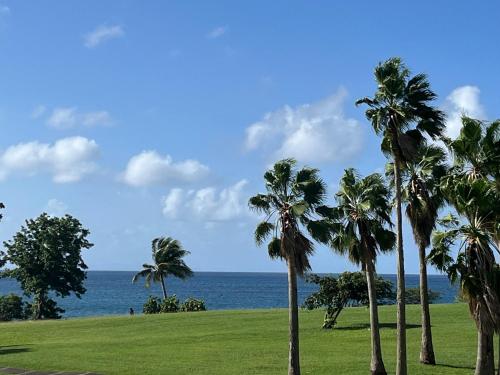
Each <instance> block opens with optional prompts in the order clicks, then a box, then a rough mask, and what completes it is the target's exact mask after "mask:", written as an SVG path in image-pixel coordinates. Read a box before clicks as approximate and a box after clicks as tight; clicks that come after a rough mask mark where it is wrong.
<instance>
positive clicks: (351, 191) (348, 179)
mask: <svg viewBox="0 0 500 375" xmlns="http://www.w3.org/2000/svg"><path fill="white" fill-rule="evenodd" d="M336 200H337V203H338V206H337V207H334V208H333V209H322V208H320V209H319V211H320V212H321V213H323V214H325V216H326V217H328V218H329V219H331V220H332V221H333V223H334V224H333V227H334V231H333V236H332V240H331V246H332V248H333V249H334V250H335V251H337V252H339V253H340V254H342V255H347V256H348V257H349V259H350V260H351V261H352V262H353V263H355V264H357V265H360V266H361V269H362V271H364V272H365V274H366V281H367V285H368V300H369V305H370V332H371V348H372V353H371V364H370V371H371V373H372V374H387V372H386V370H385V367H384V362H383V360H382V348H381V345H380V333H379V320H378V308H377V294H376V286H375V261H376V258H377V252H378V251H382V252H387V251H391V250H393V249H394V244H395V242H396V235H395V234H394V232H392V231H391V230H389V229H388V227H390V226H392V223H391V218H390V215H391V204H390V192H389V189H388V188H387V187H386V186H385V184H384V181H383V179H382V176H381V175H380V174H378V173H375V174H372V175H369V176H367V177H365V178H360V177H359V176H358V175H357V173H356V171H355V170H354V169H347V170H346V171H345V173H344V176H343V177H342V180H341V182H340V190H339V192H338V193H337V194H336Z"/></svg>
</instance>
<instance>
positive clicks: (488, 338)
mask: <svg viewBox="0 0 500 375" xmlns="http://www.w3.org/2000/svg"><path fill="white" fill-rule="evenodd" d="M494 374H495V358H494V351H493V334H492V333H486V332H484V331H482V330H478V332H477V360H476V371H475V372H474V375H494Z"/></svg>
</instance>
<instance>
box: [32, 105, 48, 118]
mask: <svg viewBox="0 0 500 375" xmlns="http://www.w3.org/2000/svg"><path fill="white" fill-rule="evenodd" d="M46 110H47V108H46V107H45V106H44V105H42V104H40V105H37V106H36V107H35V108H33V112H31V117H32V118H35V119H36V118H39V117H42V116H43V114H44V113H45V111H46Z"/></svg>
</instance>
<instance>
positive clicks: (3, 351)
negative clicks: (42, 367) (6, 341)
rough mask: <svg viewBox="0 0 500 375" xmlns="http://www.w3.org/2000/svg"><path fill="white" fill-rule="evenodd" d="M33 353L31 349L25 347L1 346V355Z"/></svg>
mask: <svg viewBox="0 0 500 375" xmlns="http://www.w3.org/2000/svg"><path fill="white" fill-rule="evenodd" d="M26 352H31V349H30V348H27V347H26V346H23V345H6V346H0V355H5V354H16V353H26Z"/></svg>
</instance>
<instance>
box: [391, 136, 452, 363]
mask: <svg viewBox="0 0 500 375" xmlns="http://www.w3.org/2000/svg"><path fill="white" fill-rule="evenodd" d="M447 170H448V167H447V165H446V154H445V152H444V150H443V149H441V148H440V147H437V146H427V145H422V146H421V147H420V148H419V149H418V150H417V154H416V157H415V158H413V159H410V160H406V161H405V162H404V163H402V170H401V180H402V183H403V190H402V198H403V201H404V203H405V204H406V216H407V218H408V220H409V222H410V224H411V227H412V230H413V237H414V239H415V243H416V244H417V247H418V255H419V260H420V288H419V291H420V298H419V299H418V300H419V301H422V303H421V304H420V305H421V307H422V339H421V346H420V362H421V363H424V364H432V365H434V364H436V359H435V355H434V347H433V344H432V330H431V316H430V311H429V296H430V292H429V290H428V286H427V261H426V249H427V247H429V245H430V244H431V236H432V231H433V230H434V229H435V227H436V222H437V219H438V211H439V209H440V208H441V207H442V206H443V205H444V198H443V194H442V193H441V189H440V186H439V183H440V181H441V178H442V177H443V176H444V175H445V174H446V172H447ZM386 172H387V173H386V174H387V175H388V176H389V177H391V178H392V181H394V178H393V177H394V164H393V163H388V164H387V168H386ZM407 297H408V296H407ZM406 303H409V302H408V299H407V300H406ZM418 303H420V302H418Z"/></svg>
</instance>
